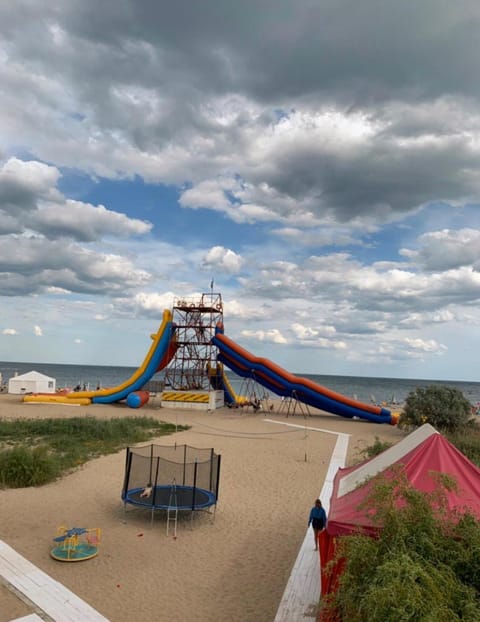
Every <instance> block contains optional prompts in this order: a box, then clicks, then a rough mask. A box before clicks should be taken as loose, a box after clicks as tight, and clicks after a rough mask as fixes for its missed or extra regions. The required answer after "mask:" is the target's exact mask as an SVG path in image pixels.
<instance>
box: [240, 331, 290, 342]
mask: <svg viewBox="0 0 480 622" xmlns="http://www.w3.org/2000/svg"><path fill="white" fill-rule="evenodd" d="M241 335H242V336H243V337H246V338H247V339H249V340H258V341H265V342H271V343H278V344H287V343H288V340H287V339H286V338H285V337H284V336H283V335H282V334H281V332H280V331H279V330H278V329H276V328H275V329H272V330H267V331H265V330H242V331H241Z"/></svg>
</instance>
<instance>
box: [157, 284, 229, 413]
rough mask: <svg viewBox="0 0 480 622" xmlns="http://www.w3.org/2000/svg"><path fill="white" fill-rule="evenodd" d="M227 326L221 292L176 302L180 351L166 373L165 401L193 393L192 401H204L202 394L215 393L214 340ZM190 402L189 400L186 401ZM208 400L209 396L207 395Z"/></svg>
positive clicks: (174, 307) (177, 338)
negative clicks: (221, 327)
mask: <svg viewBox="0 0 480 622" xmlns="http://www.w3.org/2000/svg"><path fill="white" fill-rule="evenodd" d="M219 322H222V323H223V303H222V296H221V294H219V293H214V292H213V291H212V292H209V293H206V294H201V295H200V296H199V297H198V298H197V299H195V300H193V299H188V300H187V299H185V298H178V299H176V300H175V301H174V303H173V323H174V324H175V326H176V330H175V336H176V344H177V351H176V353H175V356H174V358H173V359H172V361H171V362H170V364H169V366H168V368H167V369H166V371H165V391H164V397H163V399H165V398H166V397H167V399H168V396H169V394H170V398H171V399H170V400H169V401H178V400H174V399H173V397H174V395H173V394H174V393H176V394H177V398H178V397H179V396H178V392H186V393H191V392H194V393H193V394H192V395H191V400H192V401H197V402H199V401H201V399H202V398H201V395H200V393H202V392H203V393H207V394H208V393H209V392H211V386H210V378H209V370H210V369H212V368H215V366H216V358H217V349H216V347H215V346H214V345H212V343H211V340H212V337H213V336H214V334H215V327H216V325H217V323H219ZM184 401H186V398H184ZM207 401H208V395H207Z"/></svg>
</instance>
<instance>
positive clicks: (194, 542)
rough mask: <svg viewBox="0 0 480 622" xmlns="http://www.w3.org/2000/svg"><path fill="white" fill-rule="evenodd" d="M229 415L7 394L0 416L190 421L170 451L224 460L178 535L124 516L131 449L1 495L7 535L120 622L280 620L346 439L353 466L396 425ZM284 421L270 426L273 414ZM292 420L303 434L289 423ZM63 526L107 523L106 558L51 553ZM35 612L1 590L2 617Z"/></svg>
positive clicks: (143, 517)
mask: <svg viewBox="0 0 480 622" xmlns="http://www.w3.org/2000/svg"><path fill="white" fill-rule="evenodd" d="M278 404H279V403H277V404H276V405H275V410H274V412H268V415H267V414H266V413H263V412H259V413H256V414H253V413H248V412H245V411H241V410H238V411H237V410H229V409H227V408H222V409H219V410H217V411H216V412H214V413H211V412H208V413H207V412H202V411H189V410H176V409H169V408H161V407H160V403H159V398H156V399H153V400H152V401H151V402H150V403H149V404H148V405H147V406H145V407H144V408H142V409H141V410H138V411H137V410H132V409H129V408H127V407H125V406H123V405H105V406H104V405H91V406H86V407H85V406H79V407H73V406H64V405H32V404H24V403H22V402H21V398H20V397H19V396H12V395H2V396H0V418H9V419H15V418H37V417H74V416H87V415H90V416H96V417H102V418H112V417H119V416H125V415H129V416H152V417H155V418H157V419H159V420H161V421H168V422H172V423H177V424H178V425H189V426H191V429H190V430H188V431H183V432H177V433H175V434H173V435H171V436H167V437H162V438H160V439H158V441H157V442H159V443H160V444H164V445H170V444H174V443H175V442H177V443H181V444H184V443H186V444H188V445H192V446H194V447H208V448H210V447H213V448H214V450H215V452H216V453H219V454H221V456H222V467H221V474H220V490H219V502H218V505H217V508H216V512H215V514H214V515H213V516H212V515H209V514H206V513H199V514H198V515H196V517H195V520H194V522H193V528H192V523H191V521H190V518H189V517H188V518H186V517H184V518H183V519H180V521H179V525H178V530H177V537H176V539H175V538H173V536H172V535H171V534H170V535H167V533H166V522H165V517H164V516H162V515H160V514H159V515H158V516H157V517H156V518H155V520H154V523H153V526H151V523H150V514H149V513H145V512H142V511H138V510H135V509H132V510H128V511H127V513H125V511H124V506H123V503H122V502H121V499H120V492H121V487H122V481H123V475H124V461H125V451H120V452H119V453H117V454H115V455H110V456H104V457H101V458H98V459H96V460H92V461H91V462H89V463H88V464H86V465H84V466H82V467H81V468H79V469H78V470H77V471H75V472H74V473H71V474H69V475H67V476H65V477H63V478H62V479H60V480H58V481H56V482H54V483H51V484H48V485H46V486H42V487H38V488H27V489H15V490H0V539H2V540H4V541H5V542H6V543H7V544H9V545H10V546H12V547H13V548H14V549H15V550H16V551H18V552H19V553H20V554H22V555H24V556H25V557H26V558H27V559H28V560H30V561H31V562H32V563H34V564H35V565H36V566H38V567H39V568H41V569H42V570H43V571H44V572H46V573H48V574H49V575H50V576H51V577H53V578H54V579H56V580H58V581H60V582H61V583H63V584H64V585H65V586H67V587H68V588H69V589H71V590H72V591H74V592H75V593H76V594H77V595H78V596H80V598H83V599H84V600H86V601H87V602H88V603H89V604H90V605H92V606H93V607H94V608H95V609H97V610H98V611H99V612H100V613H102V614H103V615H104V616H106V617H107V618H108V619H109V620H111V621H112V622H131V621H132V620H136V621H139V622H140V621H143V620H145V621H147V620H148V621H150V620H154V621H156V622H163V621H165V622H167V621H168V622H186V621H187V620H195V621H196V622H213V621H216V620H229V621H230V622H270V621H272V620H273V619H274V617H275V614H276V612H277V609H278V605H279V602H280V600H281V597H282V594H283V591H284V589H285V586H286V583H287V580H288V577H289V575H290V572H291V569H292V566H293V563H294V561H295V559H296V556H297V553H298V550H299V548H300V545H301V543H302V542H303V540H304V538H305V534H306V526H307V519H308V514H309V511H310V508H311V506H312V504H313V501H314V500H315V498H316V497H317V496H318V494H319V493H320V490H321V489H322V485H323V481H324V478H325V475H326V472H327V468H328V464H329V460H330V456H331V453H332V450H333V447H334V444H335V440H336V436H334V435H332V434H327V433H325V432H320V431H319V432H316V431H312V430H308V431H306V430H305V425H308V426H309V427H315V428H319V429H323V430H331V431H336V432H343V433H347V434H351V441H350V444H349V454H348V462H349V463H352V462H354V461H358V459H359V457H360V451H361V449H362V448H364V447H365V446H366V445H369V444H371V443H373V442H374V440H375V437H378V438H380V439H382V440H388V441H391V442H396V441H398V440H400V439H401V438H403V436H404V434H403V433H402V432H401V431H400V430H398V429H397V428H395V427H392V426H389V425H378V424H372V423H368V422H364V421H360V420H349V419H344V418H342V417H337V416H335V415H329V414H325V413H322V412H321V411H315V410H313V409H311V411H310V412H311V414H310V415H309V416H308V417H306V416H302V415H296V416H292V415H290V416H289V417H287V416H285V415H284V414H278V412H276V411H277V409H278ZM267 418H269V419H274V420H275V421H276V422H278V423H270V422H268V421H266V419H267ZM282 423H293V424H296V425H299V426H300V428H291V427H286V426H284V425H281V424H282ZM59 525H67V526H79V527H100V528H101V530H102V534H103V538H102V544H101V549H100V553H99V555H98V556H97V557H95V558H94V559H91V560H89V561H84V562H79V563H75V564H68V563H62V562H57V561H55V560H53V559H52V558H51V557H50V555H49V551H50V549H51V548H52V545H53V543H52V538H53V536H54V535H55V531H56V529H57V527H58V526H59ZM30 611H31V609H29V607H28V606H27V605H25V604H24V603H23V602H22V601H21V600H19V599H18V598H17V597H16V596H14V595H13V594H11V593H10V592H9V591H8V590H7V589H6V588H5V587H0V622H9V621H10V620H12V619H14V618H15V617H19V616H21V615H26V614H27V613H29V612H30Z"/></svg>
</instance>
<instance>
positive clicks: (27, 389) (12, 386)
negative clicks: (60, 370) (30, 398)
mask: <svg viewBox="0 0 480 622" xmlns="http://www.w3.org/2000/svg"><path fill="white" fill-rule="evenodd" d="M55 385H56V380H55V378H50V377H49V376H45V375H44V374H41V373H39V372H38V371H29V372H27V373H26V374H21V375H19V376H13V378H10V380H9V381H8V392H9V393H16V394H22V393H55V391H56V387H55Z"/></svg>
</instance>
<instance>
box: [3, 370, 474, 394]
mask: <svg viewBox="0 0 480 622" xmlns="http://www.w3.org/2000/svg"><path fill="white" fill-rule="evenodd" d="M136 369H137V368H136V367H106V366H103V365H54V364H47V363H6V362H5V363H2V362H0V373H1V374H2V376H3V382H4V383H5V384H6V383H8V380H9V379H10V378H11V377H12V376H14V375H15V374H16V373H17V374H24V373H26V372H29V371H32V370H35V371H38V372H40V373H42V374H45V375H46V376H50V377H52V378H55V379H56V381H57V387H58V388H60V387H70V388H73V387H75V386H77V385H80V386H81V387H83V385H85V386H86V388H87V389H95V388H96V387H97V386H101V387H114V386H117V385H118V384H121V383H122V382H124V381H125V380H128V378H130V376H131V375H132V374H133V373H134V372H135V371H136ZM227 374H228V376H229V379H230V381H231V383H232V386H233V389H234V390H235V392H236V393H238V394H240V395H249V394H250V393H251V389H252V382H251V381H247V380H245V379H243V378H239V377H238V376H235V375H234V374H232V373H231V372H227ZM297 375H298V376H302V377H304V378H308V379H310V380H312V381H313V382H316V383H318V384H320V385H322V386H324V387H326V388H328V389H331V390H332V391H336V392H337V393H340V394H342V395H346V396H348V397H353V398H356V399H358V400H360V401H361V402H366V403H371V402H372V401H375V402H376V403H382V402H386V403H388V404H392V403H399V404H401V403H403V402H404V401H405V398H406V397H407V395H408V394H409V393H410V391H413V390H415V389H416V388H417V387H425V386H427V385H431V384H435V385H442V386H447V387H452V388H455V389H458V390H459V391H461V392H462V393H463V394H464V395H465V397H466V398H467V399H468V400H469V401H470V402H471V403H472V404H477V403H479V402H480V382H458V381H454V380H452V381H447V380H420V379H404V378H369V377H361V376H330V375H317V374H302V373H298V374H297ZM161 377H162V374H157V376H155V377H154V378H155V379H157V378H161ZM261 390H262V391H263V389H261ZM265 391H266V390H265Z"/></svg>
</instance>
